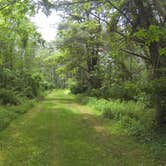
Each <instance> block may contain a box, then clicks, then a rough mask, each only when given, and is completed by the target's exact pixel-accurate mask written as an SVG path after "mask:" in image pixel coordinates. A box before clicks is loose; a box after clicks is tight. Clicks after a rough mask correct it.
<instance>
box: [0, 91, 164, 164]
mask: <svg viewBox="0 0 166 166" xmlns="http://www.w3.org/2000/svg"><path fill="white" fill-rule="evenodd" d="M107 125H110V123H109V122H107V121H104V120H103V119H102V118H101V117H100V116H98V115H96V114H95V113H94V112H91V110H90V109H89V108H88V107H86V106H83V105H80V104H79V103H77V102H76V100H75V96H73V95H70V94H67V92H66V91H53V92H52V93H50V94H49V95H48V96H47V97H46V99H45V100H44V101H42V102H41V103H39V104H38V106H36V107H35V108H33V109H32V110H30V111H29V112H28V113H26V114H24V115H22V116H20V117H19V118H18V119H16V120H14V121H13V122H12V123H11V124H10V126H9V127H8V128H7V129H5V130H4V131H2V132H1V133H0V166H140V165H144V166H149V165H151V166H156V165H159V163H157V161H154V160H153V157H152V156H151V155H150V154H148V149H146V148H145V147H144V146H143V145H141V144H139V143H138V142H136V141H135V140H133V139H132V138H130V137H128V136H124V135H121V134H120V133H117V134H112V133H111V132H110V131H108V130H107ZM160 165H161V163H160Z"/></svg>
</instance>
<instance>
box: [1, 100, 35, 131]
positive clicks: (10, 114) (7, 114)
mask: <svg viewBox="0 0 166 166" xmlns="http://www.w3.org/2000/svg"><path fill="white" fill-rule="evenodd" d="M33 105H34V101H26V102H25V103H24V104H22V105H18V106H6V107H0V130H2V129H4V128H6V127H7V126H8V125H9V123H10V122H11V121H12V120H13V119H15V118H16V117H17V116H18V115H19V114H23V113H25V112H26V111H28V110H29V109H30V108H31V107H33Z"/></svg>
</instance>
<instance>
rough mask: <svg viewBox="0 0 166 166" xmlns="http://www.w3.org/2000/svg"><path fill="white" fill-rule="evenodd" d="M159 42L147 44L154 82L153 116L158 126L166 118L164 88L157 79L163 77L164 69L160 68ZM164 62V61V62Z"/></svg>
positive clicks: (161, 63) (161, 64) (161, 65)
mask: <svg viewBox="0 0 166 166" xmlns="http://www.w3.org/2000/svg"><path fill="white" fill-rule="evenodd" d="M158 45H159V44H158V43H157V42H153V43H151V45H150V46H149V52H150V56H151V60H152V67H153V72H152V80H153V82H154V87H153V88H154V91H153V94H152V95H153V100H154V103H155V109H156V113H155V118H156V122H157V124H158V125H159V126H161V125H163V124H164V122H165V120H166V114H165V106H166V104H165V103H164V102H165V97H166V94H165V92H164V91H165V89H162V87H160V85H159V82H160V81H159V80H160V79H161V78H163V77H164V71H163V70H162V67H163V62H162V61H161V57H160V54H159V46H158ZM164 64H165V62H164Z"/></svg>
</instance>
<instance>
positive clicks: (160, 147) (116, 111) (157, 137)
mask: <svg viewBox="0 0 166 166" xmlns="http://www.w3.org/2000/svg"><path fill="white" fill-rule="evenodd" d="M77 100H78V102H80V103H82V104H85V105H88V106H89V107H91V108H92V109H93V110H94V111H95V112H96V113H98V114H100V115H101V116H102V117H103V118H107V119H110V121H112V122H114V124H115V126H116V129H115V130H119V131H120V132H123V133H124V134H127V135H130V136H133V137H134V138H135V139H137V140H139V141H140V142H142V143H143V144H145V145H146V146H149V149H151V151H152V153H153V154H154V156H155V158H162V159H165V155H166V133H165V129H160V130H159V129H158V128H157V125H156V124H155V120H154V109H152V108H147V107H146V106H145V105H144V104H142V103H139V102H135V101H120V100H105V99H97V98H95V97H87V96H83V95H77ZM112 125H113V124H112ZM111 127H112V128H113V126H111Z"/></svg>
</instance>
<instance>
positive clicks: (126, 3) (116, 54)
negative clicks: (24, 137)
mask: <svg viewBox="0 0 166 166" xmlns="http://www.w3.org/2000/svg"><path fill="white" fill-rule="evenodd" d="M54 5H55V7H56V8H57V9H59V10H63V11H65V12H64V13H65V14H64V16H63V19H64V20H63V23H61V24H60V25H59V32H58V36H57V41H56V45H57V48H58V49H59V52H60V54H63V57H60V58H59V62H58V63H57V64H61V65H60V67H59V68H58V72H60V71H61V72H60V73H62V74H63V77H64V75H65V78H66V80H67V81H66V84H67V85H68V86H69V87H70V88H71V91H72V92H73V93H82V92H86V93H88V94H89V95H92V96H98V97H104V98H107V99H108V98H115V99H121V100H135V101H141V102H143V103H145V104H146V105H147V107H152V108H155V109H156V112H155V117H156V122H157V123H158V124H159V125H162V124H164V123H165V121H166V112H165V106H166V103H165V99H166V96H165V94H166V86H165V85H166V77H165V65H166V56H165V54H166V52H165V42H166V38H165V36H166V25H165V19H166V15H165V7H166V3H165V2H164V1H162V0H160V1H156V0H152V1H150V0H148V1H144V0H139V1H138V0H134V1H130V0H119V1H112V0H101V1H94V0H93V1H79V0H73V1H60V2H59V1H58V2H57V3H56V4H54ZM59 75H60V74H59Z"/></svg>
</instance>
